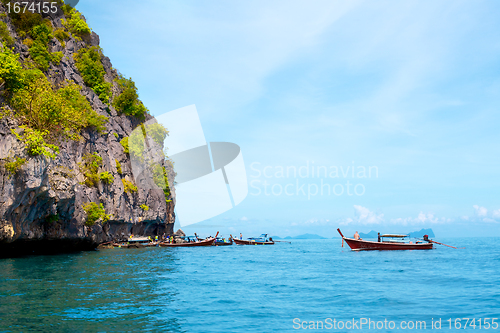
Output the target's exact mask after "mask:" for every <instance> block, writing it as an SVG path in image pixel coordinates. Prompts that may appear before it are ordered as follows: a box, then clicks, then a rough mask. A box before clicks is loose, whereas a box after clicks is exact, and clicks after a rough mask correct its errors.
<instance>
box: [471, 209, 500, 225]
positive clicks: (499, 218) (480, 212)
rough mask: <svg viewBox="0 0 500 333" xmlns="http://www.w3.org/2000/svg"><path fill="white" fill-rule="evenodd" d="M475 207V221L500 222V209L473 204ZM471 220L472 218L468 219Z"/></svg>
mask: <svg viewBox="0 0 500 333" xmlns="http://www.w3.org/2000/svg"><path fill="white" fill-rule="evenodd" d="M472 207H473V208H474V216H475V218H474V219H472V220H473V221H475V222H477V221H480V222H486V223H499V222H500V209H497V210H493V211H491V212H490V211H488V209H487V208H486V207H482V206H479V205H474V206H472ZM467 220H470V219H467Z"/></svg>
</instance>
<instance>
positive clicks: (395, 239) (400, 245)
mask: <svg viewBox="0 0 500 333" xmlns="http://www.w3.org/2000/svg"><path fill="white" fill-rule="evenodd" d="M337 231H338V232H339V234H340V236H341V237H342V239H343V240H344V241H345V242H346V243H347V245H349V247H350V248H351V250H353V251H362V250H382V251H383V250H431V249H432V248H433V243H432V241H430V240H428V238H427V237H426V236H427V235H426V236H424V240H426V242H422V241H416V242H415V243H413V242H408V243H405V242H404V239H405V238H406V237H408V235H394V234H386V235H380V234H379V235H378V241H377V242H374V241H367V240H363V239H354V238H347V237H345V236H344V235H343V234H342V232H341V231H340V229H337ZM387 238H388V239H390V240H389V241H386V240H384V239H387Z"/></svg>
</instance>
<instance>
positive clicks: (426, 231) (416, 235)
mask: <svg viewBox="0 0 500 333" xmlns="http://www.w3.org/2000/svg"><path fill="white" fill-rule="evenodd" d="M405 235H409V236H410V237H412V238H422V237H424V235H429V237H431V238H432V237H436V236H435V235H434V232H433V231H432V229H431V228H429V229H421V230H420V231H412V232H408V233H405ZM359 236H360V237H361V238H377V237H378V232H377V231H375V230H372V231H370V232H369V233H366V234H365V233H362V232H360V233H359Z"/></svg>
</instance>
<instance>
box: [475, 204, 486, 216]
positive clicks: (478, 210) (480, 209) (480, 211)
mask: <svg viewBox="0 0 500 333" xmlns="http://www.w3.org/2000/svg"><path fill="white" fill-rule="evenodd" d="M472 207H474V209H475V213H476V215H477V216H479V217H485V216H488V209H486V208H484V207H481V206H478V205H474V206H472Z"/></svg>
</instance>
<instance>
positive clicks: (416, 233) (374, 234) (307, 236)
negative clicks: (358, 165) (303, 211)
mask: <svg viewBox="0 0 500 333" xmlns="http://www.w3.org/2000/svg"><path fill="white" fill-rule="evenodd" d="M405 235H410V237H412V238H413V237H415V238H422V237H424V235H429V237H430V238H432V237H436V236H435V235H434V232H433V231H432V229H431V228H429V229H422V230H420V231H412V232H409V233H405ZM345 236H346V237H349V238H350V237H353V236H351V235H349V236H347V235H345ZM359 236H360V237H361V238H368V239H370V238H375V239H376V238H377V237H378V232H377V231H375V230H372V231H370V232H369V233H366V234H365V233H363V232H360V233H359ZM333 238H340V236H334V237H333ZM272 239H276V240H278V239H327V238H326V237H323V236H320V235H316V234H303V235H298V236H294V237H291V236H286V237H285V238H281V237H280V236H272Z"/></svg>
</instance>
